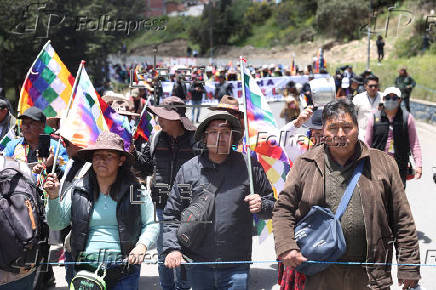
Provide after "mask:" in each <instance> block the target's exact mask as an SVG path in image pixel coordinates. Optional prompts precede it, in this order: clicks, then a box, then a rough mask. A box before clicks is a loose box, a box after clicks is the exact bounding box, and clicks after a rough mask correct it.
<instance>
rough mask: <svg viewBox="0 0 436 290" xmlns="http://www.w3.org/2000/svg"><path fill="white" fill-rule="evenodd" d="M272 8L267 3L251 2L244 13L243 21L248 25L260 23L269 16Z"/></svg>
mask: <svg viewBox="0 0 436 290" xmlns="http://www.w3.org/2000/svg"><path fill="white" fill-rule="evenodd" d="M271 14H272V9H271V7H270V5H268V4H267V3H253V5H251V6H250V7H248V8H247V10H246V11H245V14H244V22H246V23H248V24H250V25H262V24H264V23H265V21H266V20H268V18H270V17H271Z"/></svg>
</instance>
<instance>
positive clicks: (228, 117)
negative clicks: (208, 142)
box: [195, 111, 242, 144]
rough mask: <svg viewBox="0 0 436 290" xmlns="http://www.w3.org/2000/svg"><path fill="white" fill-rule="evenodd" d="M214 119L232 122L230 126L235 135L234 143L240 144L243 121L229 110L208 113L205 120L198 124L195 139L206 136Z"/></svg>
mask: <svg viewBox="0 0 436 290" xmlns="http://www.w3.org/2000/svg"><path fill="white" fill-rule="evenodd" d="M214 120H225V121H228V122H229V123H230V127H231V129H232V132H233V133H232V134H233V136H234V138H233V144H238V143H239V140H241V138H242V128H241V122H239V120H238V119H237V118H236V117H234V116H233V115H232V114H230V113H229V112H227V111H211V112H209V114H208V115H207V117H206V119H204V121H203V122H201V124H200V125H198V129H197V131H195V140H196V141H200V140H202V139H203V138H204V133H205V131H206V129H207V127H209V124H210V122H212V121H214Z"/></svg>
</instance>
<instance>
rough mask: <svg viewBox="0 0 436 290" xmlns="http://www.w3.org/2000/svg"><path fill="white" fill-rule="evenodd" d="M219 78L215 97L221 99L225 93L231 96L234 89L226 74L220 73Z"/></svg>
mask: <svg viewBox="0 0 436 290" xmlns="http://www.w3.org/2000/svg"><path fill="white" fill-rule="evenodd" d="M218 79H219V82H218V83H217V84H216V85H215V99H217V100H218V101H221V98H222V97H224V96H225V95H229V96H231V95H232V94H233V93H232V91H233V90H232V87H231V86H230V84H229V83H228V82H226V78H225V77H224V75H222V74H220V75H219V77H218Z"/></svg>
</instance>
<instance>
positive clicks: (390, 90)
mask: <svg viewBox="0 0 436 290" xmlns="http://www.w3.org/2000/svg"><path fill="white" fill-rule="evenodd" d="M390 94H393V95H396V96H398V97H399V98H401V91H400V89H399V88H395V87H389V88H386V89H385V91H384V92H383V95H382V96H383V97H385V96H387V95H390Z"/></svg>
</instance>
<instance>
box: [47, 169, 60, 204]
mask: <svg viewBox="0 0 436 290" xmlns="http://www.w3.org/2000/svg"><path fill="white" fill-rule="evenodd" d="M43 188H44V190H45V191H46V192H47V193H48V197H49V198H50V199H55V198H57V197H58V196H59V189H60V183H59V179H58V178H57V176H56V173H50V174H49V175H48V176H47V179H46V180H45V183H44V186H43Z"/></svg>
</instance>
